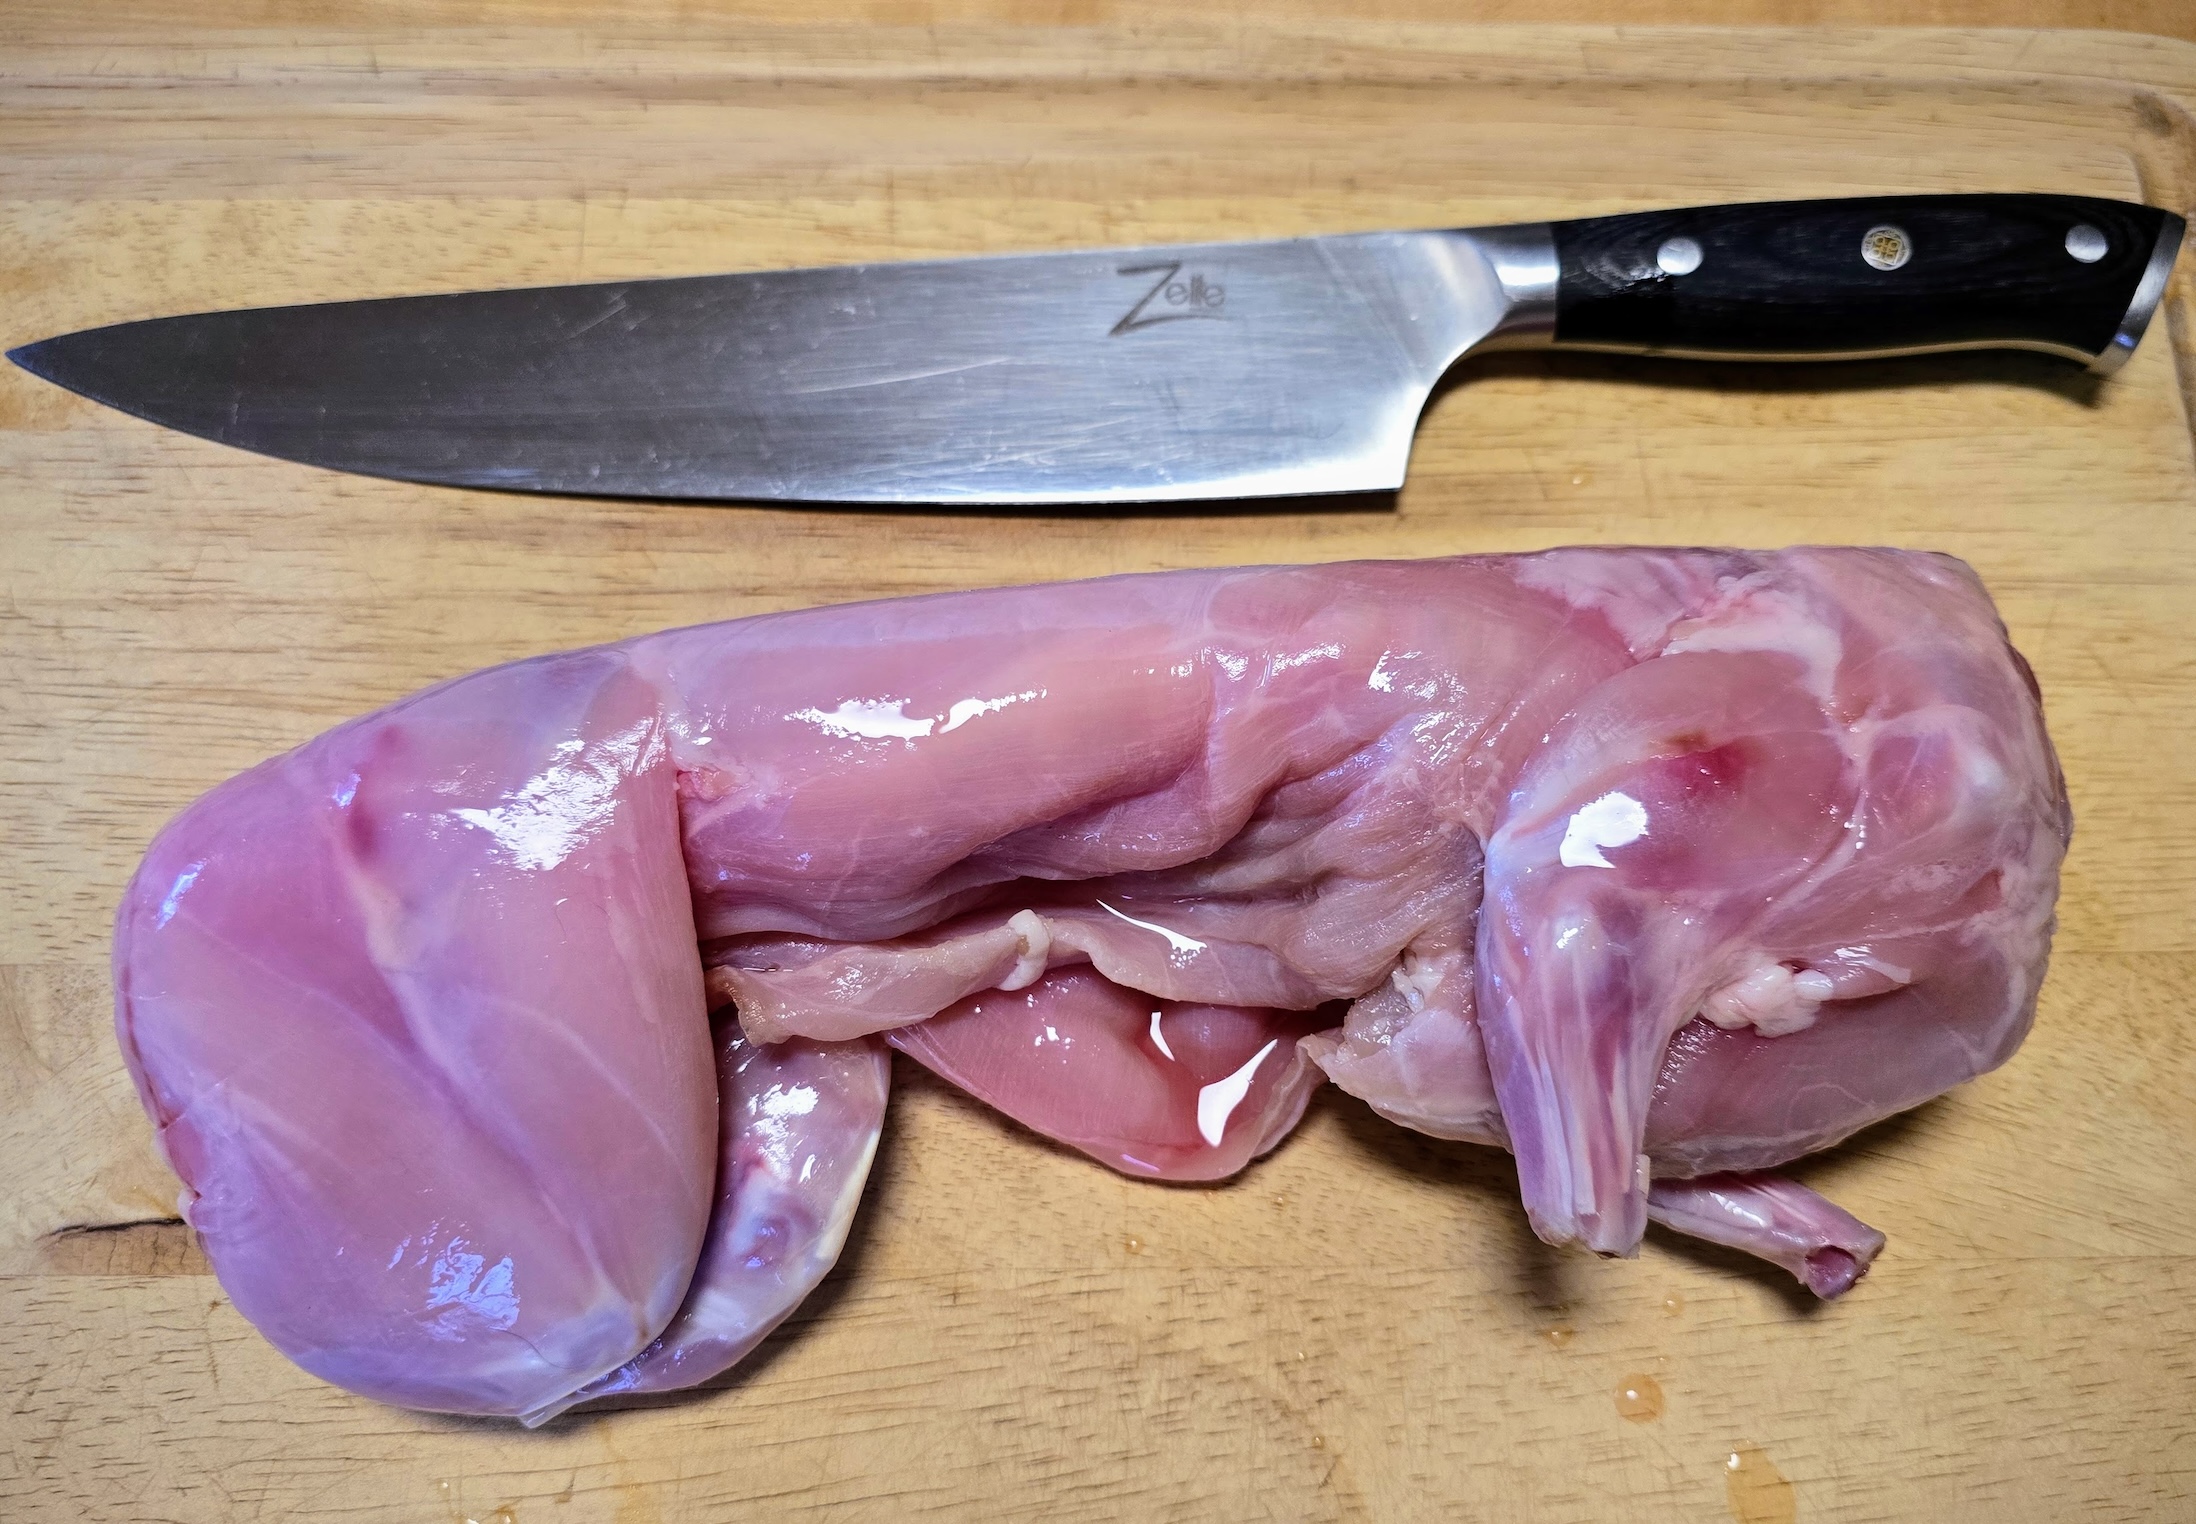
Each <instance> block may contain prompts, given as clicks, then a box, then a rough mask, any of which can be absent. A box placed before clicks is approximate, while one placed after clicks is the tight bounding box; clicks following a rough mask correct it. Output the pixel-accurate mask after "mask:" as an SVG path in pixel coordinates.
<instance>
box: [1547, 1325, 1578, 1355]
mask: <svg viewBox="0 0 2196 1524" xmlns="http://www.w3.org/2000/svg"><path fill="white" fill-rule="evenodd" d="M1577 1333H1578V1330H1576V1329H1575V1328H1572V1327H1571V1326H1570V1325H1569V1324H1566V1323H1558V1324H1556V1325H1555V1327H1553V1328H1543V1329H1542V1330H1541V1331H1540V1336H1541V1337H1542V1338H1543V1339H1546V1340H1547V1341H1548V1342H1549V1343H1550V1344H1553V1345H1554V1346H1555V1347H1556V1348H1557V1349H1561V1348H1562V1347H1563V1346H1564V1345H1566V1344H1568V1343H1570V1342H1571V1340H1572V1339H1573V1338H1575V1337H1577Z"/></svg>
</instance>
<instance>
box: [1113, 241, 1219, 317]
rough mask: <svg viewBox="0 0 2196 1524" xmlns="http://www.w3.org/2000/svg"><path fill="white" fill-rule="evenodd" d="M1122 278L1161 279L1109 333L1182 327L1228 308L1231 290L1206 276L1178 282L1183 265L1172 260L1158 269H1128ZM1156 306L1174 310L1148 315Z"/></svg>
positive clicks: (1138, 266) (1133, 266)
mask: <svg viewBox="0 0 2196 1524" xmlns="http://www.w3.org/2000/svg"><path fill="white" fill-rule="evenodd" d="M1118 273H1119V274H1122V275H1157V276H1158V277H1159V278H1158V279H1157V280H1156V281H1154V282H1152V286H1151V289H1150V290H1149V291H1146V292H1145V293H1144V296H1143V300H1141V301H1139V302H1138V303H1137V304H1136V305H1135V306H1133V307H1131V308H1129V310H1128V314H1127V315H1126V316H1125V317H1123V318H1122V319H1121V321H1120V322H1118V323H1115V324H1114V325H1113V327H1112V328H1111V329H1110V330H1109V332H1110V334H1112V335H1114V336H1118V335H1120V334H1124V333H1134V332H1135V331H1136V330H1137V329H1139V328H1150V327H1152V326H1153V325H1154V324H1158V323H1179V322H1181V321H1182V320H1183V319H1184V318H1216V317H1219V316H1220V315H1221V308H1223V307H1225V306H1226V305H1227V301H1228V290H1227V287H1225V286H1222V285H1219V284H1217V283H1215V282H1212V281H1208V280H1206V279H1205V277H1204V276H1202V275H1197V274H1192V275H1191V276H1190V278H1189V279H1188V280H1178V279H1176V277H1177V276H1179V275H1180V274H1181V273H1182V261H1180V260H1179V259H1175V260H1169V261H1167V262H1165V263H1163V264H1156V265H1124V266H1122V267H1121V269H1120V271H1119V272H1118ZM1153 302H1159V303H1162V304H1163V305H1164V306H1165V307H1167V308H1169V309H1172V310H1169V311H1164V312H1152V313H1149V314H1147V313H1146V311H1145V309H1146V308H1148V307H1150V306H1151V304H1152V303H1153Z"/></svg>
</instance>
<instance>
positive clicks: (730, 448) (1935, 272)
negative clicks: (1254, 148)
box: [10, 195, 2182, 504]
mask: <svg viewBox="0 0 2196 1524" xmlns="http://www.w3.org/2000/svg"><path fill="white" fill-rule="evenodd" d="M2181 233H2182V220H2181V219H2180V218H2179V217H2176V216H2174V215H2172V214H2171V213H2168V212H2164V211H2160V210H2158V209H2157V208H2154V207H2147V206H2135V205H2129V204H2127V203H2123V202H2117V201H2100V200H2092V199H2087V198H2082V197H2074V196H2044V195H1973V196H1876V197H1864V198H1858V199H1853V200H1841V201H1791V202H1775V203H1763V204H1755V205H1744V206H1718V207H1699V208H1692V209H1688V210H1678V211H1658V212H1640V213H1632V214H1627V215H1623V216H1614V217H1592V218H1586V219H1584V220H1580V221H1574V222H1557V223H1527V224H1521V225H1518V226H1512V227H1494V228H1467V229H1450V230H1438V231H1421V232H1401V233H1355V234H1343V235H1336V236H1329V237H1317V238H1298V239H1289V240H1283V241H1276V242H1267V243H1224V244H1193V245H1182V246H1179V247H1159V248H1143V249H1113V250H1104V251H1098V252H1081V253H1065V254H1037V255H1014V256H1005V257H989V258H979V259H963V260H951V261H941V262H925V263H906V264H879V265H853V266H847V267H842V268H831V269H811V270H783V271H774V272H765V273H760V274H746V275H710V276H700V277H689V278H678V279H667V280H644V281H616V282H609V283H604V284H591V285H574V286H550V287H541V288H538V289H528V290H507V291H480V292H468V293H460V294H456V295H448V296H414V297H395V298H386V299H381V300H373V301H349V302H332V303H325V304H318V305H312V306H301V307H268V308H257V309H252V310H248V311H239V312H214V313H203V314H197V315H193V316H188V317H170V318H155V319H152V320H150V321H146V322H135V323H122V324H117V325H115V326H112V327H107V328H95V329H88V330H86V331H84V332H81V333H72V334H66V335H63V336H62V337H60V338H54V339H47V340H45V341H44V342H42V343H36V344H29V345H26V346H24V347H23V348H20V349H17V350H14V351H12V352H11V354H10V358H12V359H13V360H15V361H16V363H17V364H19V365H22V366H23V367H25V368H26V369H28V370H31V371H34V372H36V373H37V374H38V375H41V376H43V377H45V378H46V379H48V380H50V381H54V382H58V383H59V384H60V385H62V386H66V387H69V388H70V389H72V390H74V391H78V392H81V393H83V394H84V395H85V396H87V397H92V398H95V399H97V400H98V401H101V402H104V403H107V404H109V405H111V406H114V407H117V408H120V409H122V410H123V411H125V412H129V413H134V414H136V415H138V416H139V417H142V418H147V419H150V420H152V421H153V422H155V423H162V424H166V425H168V426H169V427H171V428H177V429H182V430H185V431H187V432H189V433H193V434H198V435H202V436H204V437H205V438H208V439H213V440H219V441H221V442H222V443H225V444H232V445H239V446H242V447H244V448H246V449H250V450H258V451H262V452H264V453H266V454H268V455H276V456H281V457H284V458H286V459H290V460H297V461H305V462H308V463H310V464H313V465H320V466H331V467H336V468H339V469H342V470H347V471H360V472H365V473H368V474H370V475H374V476H389V477H399V478H403V479H406V480H411V481H423V482H440V483H450V484H457V485H465V486H476V487H500V488H520V489H529V490H534V491H542V492H571V493H605V494H615V495H621V496H634V497H670V498H733V499H747V500H758V501H763V500H775V501H781V502H787V501H791V502H801V501H805V502H849V503H853V502H865V503H969V504H978V503H996V504H1049V503H1075V502H1159V501H1167V500H1179V499H1187V498H1217V497H1258V496H1275V495H1293V494H1310V493H1339V492H1365V491H1377V490H1386V489H1392V488H1394V487H1397V486H1399V485H1401V483H1402V480H1403V473H1404V467H1405V465H1406V463H1407V461H1408V458H1409V454H1410V445H1411V434H1412V431H1413V429H1414V427H1415V426H1416V424H1417V420H1418V414H1419V411H1420V409H1421V408H1422V407H1423V406H1424V404H1425V401H1426V398H1427V396H1428V394H1429V393H1430V392H1431V390H1432V388H1433V386H1434V384H1435V383H1436V382H1437V381H1438V380H1439V379H1440V377H1441V375H1442V373H1443V372H1444V371H1446V370H1447V369H1448V368H1449V367H1450V366H1451V365H1452V364H1454V363H1455V362H1456V361H1457V360H1458V359H1459V358H1460V357H1462V356H1463V355H1466V354H1470V353H1476V352H1479V351H1483V350H1493V349H1506V348H1511V349H1514V348H1547V347H1554V348H1559V349H1598V350H1616V351H1620V352H1625V353H1634V354H1650V355H1680V356H1689V357H1695V358H1713V359H1736V360H1766V359H1776V360H1831V359H1851V358H1858V357H1864V356H1868V357H1873V356H1883V355H1903V354H1920V353H1927V352H1931V351H1937V350H1949V349H1977V348H2013V349H2034V350H2042V351H2044V352H2046V353H2049V354H2054V355H2061V356H2064V357H2066V358H2068V359H2071V360H2077V361H2080V362H2083V363H2085V364H2087V365H2088V366H2089V367H2090V368H2091V369H2092V370H2096V371H2100V372H2109V371H2111V370H2113V369H2116V368H2117V367H2118V366H2119V365H2120V364H2122V363H2123V362H2124V361H2125V360H2126V359H2127V357H2128V355H2129V354H2130V353H2131V352H2132V350H2133V349H2134V347H2135V344H2136V342H2137V340H2139V339H2140V338H2141V336H2142V333H2143V329H2144V327H2145V325H2146V324H2147V323H2148V322H2149V320H2150V317H2151V314H2152V312H2153V311H2154V310H2155V309H2156V307H2157V305H2158V301H2159V298H2160V297H2161V295H2162V294H2163V292H2164V290H2165V284H2166V277H2167V275H2168V273H2169V272H2170V271H2171V269H2172V266H2173V260H2174V256H2175V254H2176V252H2177V251H2178V249H2179V247H2180V241H2181Z"/></svg>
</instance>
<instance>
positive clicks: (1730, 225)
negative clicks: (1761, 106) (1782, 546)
mask: <svg viewBox="0 0 2196 1524" xmlns="http://www.w3.org/2000/svg"><path fill="white" fill-rule="evenodd" d="M2182 226H2183V224H2182V221H2181V219H2180V218H2179V217H2176V216H2174V215H2173V214H2172V213H2171V212H2166V211H2161V210H2159V209H2158V208H2157V207H2153V206H2136V205H2133V204H2130V203H2128V202H2124V201H2099V200H2094V199H2091V198H2089V197H2085V196H2028V195H2014V196H2005V195H1975V196H1862V197H1855V198H1853V199H1851V200H1842V201H1765V202H1758V203H1754V204H1750V205H1741V206H1706V207H1689V208H1685V209H1681V210H1673V211H1664V212H1632V213H1627V214H1625V215H1622V216H1616V217H1586V218H1581V219H1579V220H1577V221H1574V222H1558V223H1556V224H1554V233H1555V247H1556V257H1557V261H1558V264H1559V266H1560V278H1559V282H1558V286H1557V291H1556V319H1555V343H1556V344H1557V346H1558V347H1561V348H1569V349H1604V350H1621V351H1626V352H1630V353H1635V354H1667V355H1689V356H1695V357H1700V358H1708V359H1733V360H1739V359H1758V360H1825V359H1860V358H1865V357H1869V356H1876V355H1892V354H1919V353H1925V352H1928V351H1931V350H1945V349H1986V348H1987V349H2000V348H2003V349H2040V350H2043V351H2045V352H2047V353H2050V354H2056V355H2064V356H2066V357H2068V358H2069V359H2075V360H2081V361H2084V362H2086V363H2087V364H2088V365H2089V366H2090V368H2091V369H2093V370H2096V371H2099V372H2110V371H2113V370H2117V369H2118V368H2119V367H2120V365H2121V364H2123V363H2124V362H2125V361H2126V359H2127V357H2128V356H2129V355H2130V354H2131V353H2133V352H2134V348H2135V343H2136V340H2138V339H2139V338H2141V337H2142V332H2143V328H2144V326H2145V325H2146V324H2147V323H2148V322H2149V320H2150V315H2151V313H2152V312H2153V311H2155V310H2156V308H2157V305H2158V301H2159V298H2160V297H2161V296H2163V294H2164V292H2165V283H2166V277H2167V276H2168V275H2169V274H2170V273H2171V272H2172V269H2173V258H2174V255H2175V253H2176V252H2177V251H2178V250H2179V248H2180V243H2181V231H2182Z"/></svg>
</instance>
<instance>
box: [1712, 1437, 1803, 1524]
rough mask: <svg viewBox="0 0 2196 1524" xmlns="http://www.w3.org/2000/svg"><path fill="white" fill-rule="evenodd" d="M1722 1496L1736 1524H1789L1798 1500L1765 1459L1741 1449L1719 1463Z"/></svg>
mask: <svg viewBox="0 0 2196 1524" xmlns="http://www.w3.org/2000/svg"><path fill="white" fill-rule="evenodd" d="M1723 1496H1724V1500H1725V1501H1726V1502H1728V1503H1729V1504H1730V1506H1731V1517H1732V1518H1734V1519H1736V1520H1738V1524H1793V1521H1794V1520H1795V1519H1797V1518H1798V1517H1799V1496H1798V1494H1796V1493H1795V1492H1794V1491H1793V1490H1792V1484H1791V1483H1790V1482H1788V1481H1786V1480H1785V1479H1784V1473H1783V1472H1781V1471H1779V1470H1778V1469H1777V1468H1776V1466H1775V1465H1774V1464H1773V1463H1772V1462H1771V1461H1770V1459H1769V1457H1768V1456H1767V1455H1765V1454H1763V1453H1762V1452H1761V1451H1760V1450H1758V1449H1756V1448H1755V1447H1754V1446H1752V1445H1741V1446H1740V1447H1739V1448H1738V1449H1736V1450H1733V1451H1732V1452H1731V1454H1730V1457H1729V1459H1727V1460H1725V1461H1724V1463H1723Z"/></svg>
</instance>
